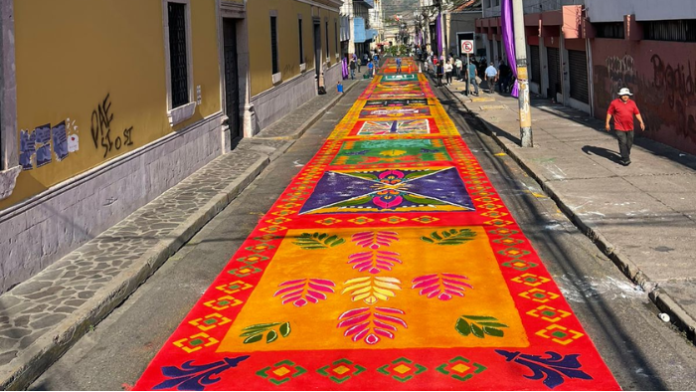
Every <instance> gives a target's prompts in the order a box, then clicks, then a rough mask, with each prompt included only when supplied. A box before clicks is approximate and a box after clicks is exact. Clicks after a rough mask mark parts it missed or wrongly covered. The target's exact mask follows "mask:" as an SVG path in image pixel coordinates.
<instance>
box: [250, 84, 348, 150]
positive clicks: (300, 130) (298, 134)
mask: <svg viewBox="0 0 696 392" xmlns="http://www.w3.org/2000/svg"><path fill="white" fill-rule="evenodd" d="M359 83H360V81H356V82H354V83H353V84H351V85H350V86H348V87H346V88H345V90H344V91H343V93H342V94H338V95H337V96H336V97H334V98H332V99H331V101H329V103H327V104H326V105H324V106H323V107H322V108H321V109H319V110H318V111H317V112H316V113H314V115H312V116H311V117H310V118H308V119H307V120H306V121H305V122H303V123H302V124H300V126H299V127H297V130H296V131H295V132H294V133H291V134H289V135H286V136H269V137H264V136H257V138H258V139H270V140H293V141H294V140H297V139H299V138H300V137H302V135H304V133H305V132H307V130H309V128H311V127H312V125H314V124H315V123H316V122H317V121H318V120H319V119H320V118H321V117H322V116H323V115H324V114H325V113H326V112H327V111H329V110H330V109H331V108H332V107H334V106H336V104H337V103H338V101H339V100H341V98H343V97H344V96H345V95H346V94H348V92H350V90H352V89H353V87H355V86H356V85H358V84H359ZM281 120H282V119H281ZM281 120H278V121H281Z"/></svg>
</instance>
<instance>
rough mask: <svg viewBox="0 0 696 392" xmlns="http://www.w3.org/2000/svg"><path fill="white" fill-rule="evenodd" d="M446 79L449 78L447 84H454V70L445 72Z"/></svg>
mask: <svg viewBox="0 0 696 392" xmlns="http://www.w3.org/2000/svg"><path fill="white" fill-rule="evenodd" d="M445 79H446V80H447V84H452V72H445Z"/></svg>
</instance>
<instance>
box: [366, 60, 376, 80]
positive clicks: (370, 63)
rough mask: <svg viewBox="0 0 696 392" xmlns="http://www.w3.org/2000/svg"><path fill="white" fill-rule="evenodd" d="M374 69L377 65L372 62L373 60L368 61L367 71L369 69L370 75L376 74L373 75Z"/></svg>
mask: <svg viewBox="0 0 696 392" xmlns="http://www.w3.org/2000/svg"><path fill="white" fill-rule="evenodd" d="M374 69H375V65H374V64H372V60H370V61H368V62H367V71H368V73H369V74H370V77H373V76H374V75H373V71H374Z"/></svg>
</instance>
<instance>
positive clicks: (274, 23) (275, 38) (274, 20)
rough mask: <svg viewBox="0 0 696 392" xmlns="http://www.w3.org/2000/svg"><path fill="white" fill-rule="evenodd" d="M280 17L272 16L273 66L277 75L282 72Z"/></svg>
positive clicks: (273, 70)
mask: <svg viewBox="0 0 696 392" xmlns="http://www.w3.org/2000/svg"><path fill="white" fill-rule="evenodd" d="M277 21H278V18H277V17H275V16H271V62H272V64H271V68H272V73H273V74H274V75H275V74H277V73H278V72H280V69H279V67H278V25H277V23H278V22H277Z"/></svg>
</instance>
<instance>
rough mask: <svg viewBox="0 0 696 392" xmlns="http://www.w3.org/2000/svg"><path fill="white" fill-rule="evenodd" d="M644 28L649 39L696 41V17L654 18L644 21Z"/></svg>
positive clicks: (646, 37)
mask: <svg viewBox="0 0 696 392" xmlns="http://www.w3.org/2000/svg"><path fill="white" fill-rule="evenodd" d="M643 28H644V32H645V36H644V39H647V40H654V41H673V42H696V19H682V20H654V21H649V22H643Z"/></svg>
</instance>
